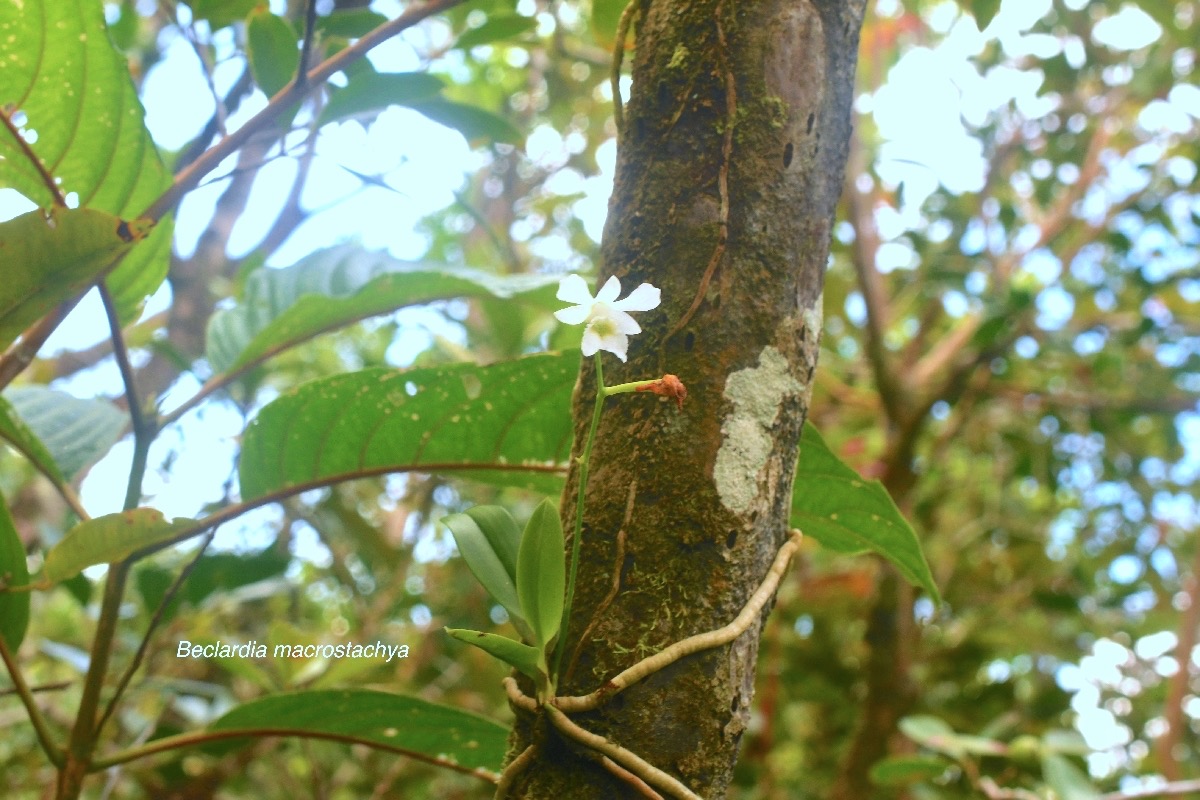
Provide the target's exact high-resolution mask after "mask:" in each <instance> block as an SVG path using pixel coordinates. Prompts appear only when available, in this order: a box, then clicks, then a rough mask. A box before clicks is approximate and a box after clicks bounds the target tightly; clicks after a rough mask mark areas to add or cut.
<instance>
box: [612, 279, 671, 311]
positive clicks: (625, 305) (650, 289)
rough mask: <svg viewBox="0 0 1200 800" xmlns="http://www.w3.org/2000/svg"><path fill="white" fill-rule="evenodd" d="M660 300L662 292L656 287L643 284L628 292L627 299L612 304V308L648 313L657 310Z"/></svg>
mask: <svg viewBox="0 0 1200 800" xmlns="http://www.w3.org/2000/svg"><path fill="white" fill-rule="evenodd" d="M661 299H662V292H661V291H659V289H658V287H656V286H651V285H650V284H648V283H643V284H642V285H640V286H638V287H637V288H636V289H634V290H633V291H632V292H630V293H629V297H626V298H625V299H624V300H618V301H616V302H615V303H613V308H617V309H620V310H621V311H649V310H650V309H652V308H658V304H659V302H661Z"/></svg>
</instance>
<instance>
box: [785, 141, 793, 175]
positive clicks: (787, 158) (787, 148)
mask: <svg viewBox="0 0 1200 800" xmlns="http://www.w3.org/2000/svg"><path fill="white" fill-rule="evenodd" d="M791 165H792V143H791V142H788V143H787V145H786V146H785V147H784V148H783V168H784V169H787V168H788V167H790V166H791Z"/></svg>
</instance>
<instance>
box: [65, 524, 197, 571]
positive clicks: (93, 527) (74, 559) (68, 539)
mask: <svg viewBox="0 0 1200 800" xmlns="http://www.w3.org/2000/svg"><path fill="white" fill-rule="evenodd" d="M194 524H195V523H194V521H193V520H190V519H177V520H175V521H173V522H167V520H166V519H165V518H164V517H163V515H162V512H161V511H158V510H157V509H153V508H135V509H133V510H131V511H121V512H118V513H116V514H106V515H104V516H103V517H96V518H95V519H91V520H88V521H86V522H81V523H79V524H78V525H76V526H75V527H74V528H71V530H69V531H67V534H66V535H65V536H63V538H62V541H60V542H59V543H58V544H56V545H55V546H54V547H52V548H50V552H49V553H47V554H46V561H45V563H44V564H43V567H42V575H43V577H44V578H45V580H47V581H49V582H50V583H58V582H59V581H64V580H66V579H67V578H71V577H74V576H75V575H77V574H79V573H80V572H82V571H83V570H84V569H86V568H87V567H90V566H93V565H95V564H111V563H113V562H114V561H121V560H123V559H125V558H128V557H129V556H131V555H133V554H134V553H136V552H138V551H139V550H142V549H144V548H147V547H152V546H153V545H156V544H161V543H163V542H166V541H169V540H170V539H172V538H173V537H174V536H176V535H177V534H178V533H179V532H180V531H182V530H183V529H185V528H187V527H188V526H191V525H194Z"/></svg>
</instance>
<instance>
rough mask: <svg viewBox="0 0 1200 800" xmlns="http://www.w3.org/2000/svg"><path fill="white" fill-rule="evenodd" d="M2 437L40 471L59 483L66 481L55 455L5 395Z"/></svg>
mask: <svg viewBox="0 0 1200 800" xmlns="http://www.w3.org/2000/svg"><path fill="white" fill-rule="evenodd" d="M0 439H3V440H5V441H6V442H8V443H9V444H10V445H12V446H13V447H14V448H16V449H17V451H18V452H20V453H21V454H22V455H23V456H25V458H27V459H29V461H30V462H31V463H32V464H33V465H34V466H35V467H37V470H38V472H41V473H42V474H43V475H45V476H46V477H48V478H49V479H50V480H52V481H54V482H55V483H57V484H62V483H66V479H65V478H64V477H63V474H62V472H61V471H60V470H59V468H58V464H57V463H55V461H54V456H52V455H50V451H49V450H47V449H46V445H44V444H42V440H41V439H39V438H38V437H37V434H36V433H34V432H33V431H32V430H30V428H29V426H28V425H26V424H25V421H24V420H22V419H21V415H20V414H18V413H17V410H16V409H15V408H13V406H12V404H11V403H9V402H8V400H7V399H6V398H4V397H0Z"/></svg>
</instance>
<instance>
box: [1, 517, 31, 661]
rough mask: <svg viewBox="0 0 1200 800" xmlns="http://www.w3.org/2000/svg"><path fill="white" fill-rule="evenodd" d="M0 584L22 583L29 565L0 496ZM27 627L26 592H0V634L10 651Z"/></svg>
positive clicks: (26, 582)
mask: <svg viewBox="0 0 1200 800" xmlns="http://www.w3.org/2000/svg"><path fill="white" fill-rule="evenodd" d="M0 583H3V585H5V586H25V585H27V584H28V583H29V567H28V566H27V565H26V563H25V545H24V544H22V543H21V537H20V536H18V535H17V528H16V526H15V525H13V520H12V517H11V516H10V515H9V513H8V506H7V505H5V503H4V497H3V496H0ZM28 627H29V592H0V637H3V638H4V643H5V644H6V645H8V649H9V650H10V651H11V652H14V653H15V652H16V651H17V648H18V647H20V646H21V640H22V639H24V638H25V629H26V628H28Z"/></svg>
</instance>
